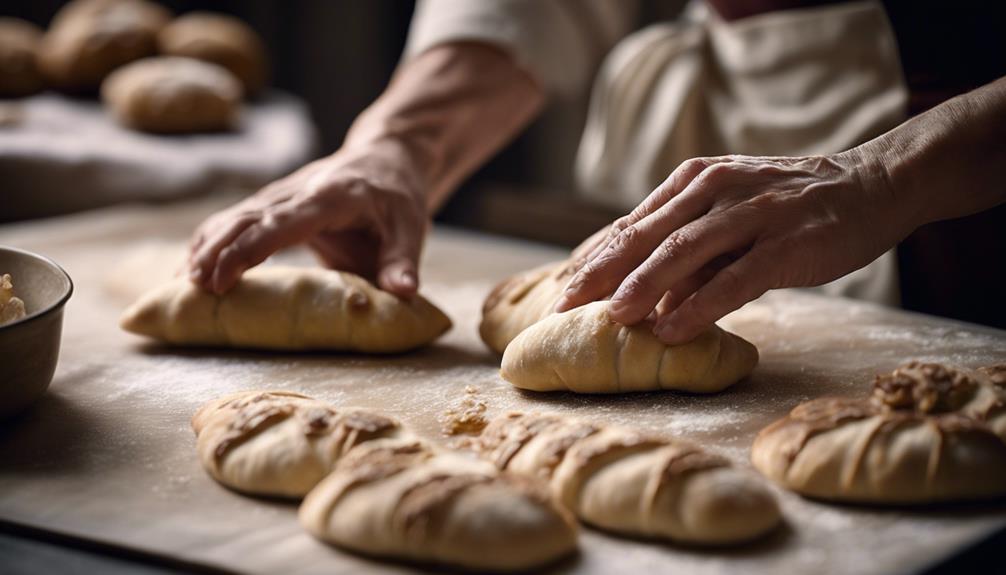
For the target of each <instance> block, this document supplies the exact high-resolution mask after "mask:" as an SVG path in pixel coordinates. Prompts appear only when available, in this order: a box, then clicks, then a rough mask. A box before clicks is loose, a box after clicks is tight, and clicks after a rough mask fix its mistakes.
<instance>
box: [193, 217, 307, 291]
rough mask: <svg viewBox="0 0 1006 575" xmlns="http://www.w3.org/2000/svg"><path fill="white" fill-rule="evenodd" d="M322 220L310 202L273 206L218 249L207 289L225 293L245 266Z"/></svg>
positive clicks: (298, 239) (297, 240)
mask: <svg viewBox="0 0 1006 575" xmlns="http://www.w3.org/2000/svg"><path fill="white" fill-rule="evenodd" d="M323 223H324V221H323V220H322V218H321V217H320V214H319V212H318V211H317V210H316V209H315V208H314V206H312V205H311V204H307V203H301V204H297V205H293V204H289V203H288V204H280V205H277V206H275V207H273V208H272V209H270V210H269V211H267V212H266V213H265V214H263V216H262V218H261V219H259V220H257V221H255V222H254V223H252V224H251V225H249V226H247V227H246V228H245V229H244V231H242V232H241V233H240V234H238V236H237V237H236V238H234V240H233V241H232V242H231V243H230V244H228V245H227V246H225V247H224V248H222V249H221V250H220V254H219V256H218V257H217V259H216V266H215V267H214V268H213V270H212V273H211V276H210V285H209V287H210V289H211V290H212V291H213V292H214V293H218V294H222V293H225V292H226V291H227V290H229V289H231V288H232V287H234V284H236V283H237V281H238V279H240V277H241V274H243V273H244V271H245V270H247V269H248V268H250V267H252V266H255V265H258V264H260V263H262V262H263V261H265V259H266V258H268V257H269V256H271V255H272V254H274V253H276V252H277V251H279V250H281V249H283V248H285V247H289V246H292V245H294V244H297V243H300V242H302V241H304V240H305V239H307V238H308V237H310V236H312V235H314V234H315V233H317V232H318V231H320V230H319V228H320V227H321V226H322V225H323Z"/></svg>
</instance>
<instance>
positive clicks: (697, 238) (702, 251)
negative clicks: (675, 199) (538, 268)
mask: <svg viewBox="0 0 1006 575" xmlns="http://www.w3.org/2000/svg"><path fill="white" fill-rule="evenodd" d="M755 225H756V224H755V223H753V222H752V221H751V220H744V221H741V222H739V223H738V221H737V218H736V217H733V216H731V215H729V214H726V215H720V216H706V217H703V218H700V219H698V220H696V221H694V222H692V223H690V224H688V225H686V226H685V227H683V228H681V229H680V230H678V231H676V232H674V233H672V234H671V235H669V236H667V238H666V239H665V240H664V241H663V242H662V243H661V244H660V246H659V247H658V248H657V249H655V250H654V251H653V252H652V253H651V254H650V256H649V257H648V258H646V260H645V261H644V262H643V263H642V264H640V265H639V267H638V268H636V269H635V270H633V271H632V272H631V273H629V274H628V275H627V276H626V277H625V280H624V281H622V283H621V284H620V285H619V286H618V289H617V290H616V291H615V294H614V295H613V296H612V297H611V308H610V311H609V313H610V315H611V318H612V319H614V320H615V321H617V322H619V323H622V324H625V325H632V324H634V323H636V322H639V321H640V320H642V319H643V318H645V317H646V315H647V314H649V313H650V312H651V311H652V310H653V309H654V308H655V307H656V305H657V302H659V301H660V299H661V298H662V297H663V295H664V293H666V292H667V291H668V289H671V288H673V287H674V286H676V285H678V284H679V283H680V282H682V281H684V280H686V279H687V278H689V277H690V276H692V275H695V274H697V273H698V272H699V270H700V269H701V268H703V267H704V266H706V265H707V264H709V263H710V262H712V261H713V260H714V259H715V258H717V257H720V256H723V255H725V254H727V253H729V252H732V251H734V250H736V249H738V248H741V247H744V246H747V245H750V244H751V243H752V242H753V241H754V235H755V234H754V229H755Z"/></svg>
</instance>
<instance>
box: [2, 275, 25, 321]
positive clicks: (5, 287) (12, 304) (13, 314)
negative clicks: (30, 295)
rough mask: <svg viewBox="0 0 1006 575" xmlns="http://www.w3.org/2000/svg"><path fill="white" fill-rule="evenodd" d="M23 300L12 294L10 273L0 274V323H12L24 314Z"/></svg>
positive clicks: (12, 286)
mask: <svg viewBox="0 0 1006 575" xmlns="http://www.w3.org/2000/svg"><path fill="white" fill-rule="evenodd" d="M25 315H26V314H25V309H24V301H22V300H21V298H19V297H17V296H16V295H14V283H13V281H12V279H11V277H10V274H3V275H2V276H0V325H6V324H8V323H13V322H15V321H17V320H19V319H21V318H23V317H24V316H25Z"/></svg>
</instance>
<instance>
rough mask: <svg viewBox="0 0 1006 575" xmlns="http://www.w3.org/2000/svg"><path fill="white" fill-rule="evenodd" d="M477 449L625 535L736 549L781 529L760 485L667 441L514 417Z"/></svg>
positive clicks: (496, 426) (565, 421) (487, 433)
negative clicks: (536, 481)
mask: <svg viewBox="0 0 1006 575" xmlns="http://www.w3.org/2000/svg"><path fill="white" fill-rule="evenodd" d="M476 446H477V449H478V450H479V451H480V452H481V453H482V455H483V457H485V458H486V459H488V460H489V461H492V462H493V463H494V464H495V465H496V466H497V467H498V468H499V469H502V470H506V471H509V472H512V473H518V474H521V475H526V476H529V477H535V478H538V479H541V480H543V481H545V482H547V483H548V484H549V486H550V488H551V493H552V494H553V496H554V497H555V498H556V499H557V500H559V501H560V502H562V503H563V504H564V505H565V506H566V508H567V509H570V510H571V511H572V512H573V513H574V514H575V515H576V516H577V517H579V518H580V519H581V520H583V521H585V522H587V523H589V524H591V525H596V526H598V527H602V528H604V529H607V530H610V531H613V532H615V533H621V534H623V535H630V536H636V537H654V538H662V539H670V540H673V541H678V542H687V543H696V544H729V543H738V542H741V541H747V540H750V539H753V538H756V537H759V536H761V535H764V534H765V533H767V532H769V531H770V530H772V529H773V528H774V527H775V526H777V525H778V524H779V521H780V513H779V507H778V505H777V504H776V501H775V498H774V497H773V496H772V494H771V493H770V492H769V491H768V489H767V488H766V487H765V486H764V485H763V484H762V482H760V481H758V480H757V478H755V477H751V476H750V475H749V474H746V473H742V472H740V471H738V470H737V469H736V468H735V467H732V466H731V465H730V463H729V462H728V461H727V460H726V459H724V458H723V457H720V456H718V455H714V454H711V453H709V452H707V451H704V450H702V449H700V448H698V447H696V446H694V445H691V444H688V443H685V442H682V441H678V440H675V439H671V438H667V437H659V436H654V435H649V434H644V433H640V432H637V431H633V430H630V429H626V428H621V427H611V426H603V425H599V424H594V423H590V422H586V421H580V420H577V419H571V418H566V417H562V416H559V415H551V414H522V413H509V414H505V415H502V416H499V417H497V418H496V419H494V420H493V421H492V422H490V423H489V426H488V427H486V429H485V430H484V431H483V432H482V436H481V437H480V438H479V441H478V442H477V443H476Z"/></svg>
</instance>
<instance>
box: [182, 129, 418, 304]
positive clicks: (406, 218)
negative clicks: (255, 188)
mask: <svg viewBox="0 0 1006 575" xmlns="http://www.w3.org/2000/svg"><path fill="white" fill-rule="evenodd" d="M415 164H416V162H414V161H413V160H412V159H411V158H410V157H409V154H408V152H407V151H406V150H405V149H404V148H403V147H402V146H401V145H400V144H398V143H395V142H392V141H388V140H379V141H372V142H367V143H366V145H363V146H360V147H357V148H345V147H344V148H343V149H341V150H339V151H338V152H336V153H335V154H333V155H331V156H328V157H326V158H322V159H320V160H317V161H315V162H312V163H310V164H308V165H306V166H304V167H303V168H301V169H300V170H297V171H296V172H294V173H293V174H291V175H289V176H287V177H285V178H282V179H280V180H277V181H276V182H273V183H272V184H269V185H268V186H266V187H265V188H263V189H262V190H260V191H259V192H258V193H256V194H255V195H253V196H251V197H249V198H247V199H245V200H243V201H241V202H239V203H237V204H236V205H234V206H232V207H230V208H228V209H225V210H223V211H221V212H218V213H216V214H214V215H212V216H210V217H209V218H208V219H206V221H204V222H203V223H202V224H201V225H200V226H199V227H198V228H197V229H196V231H195V233H194V234H193V236H192V242H191V246H190V252H189V277H190V278H191V279H192V281H193V282H194V283H196V284H197V285H199V286H201V287H203V288H204V289H207V290H209V291H212V292H214V293H218V294H221V293H224V292H226V291H227V290H229V289H230V288H231V287H233V286H234V284H235V283H237V281H238V279H239V278H240V277H241V274H242V273H244V271H245V270H247V269H248V268H250V267H253V266H255V265H257V264H259V263H260V262H262V261H263V260H265V259H266V258H267V257H269V256H270V255H272V254H273V253H275V252H276V251H278V250H280V249H282V248H285V247H288V246H292V245H294V244H299V243H306V244H307V245H308V246H309V247H310V248H311V249H312V250H313V251H314V252H315V253H316V254H317V256H318V257H319V259H320V260H321V262H322V263H323V264H324V265H325V266H327V267H329V268H332V269H338V270H343V271H349V272H352V273H356V274H359V275H362V276H364V277H366V278H368V279H370V280H372V281H376V282H377V285H378V287H380V288H381V289H383V290H386V291H389V292H392V293H394V294H396V295H399V296H411V295H412V294H414V293H415V292H416V290H417V289H418V286H419V279H418V277H419V276H418V261H419V255H420V252H421V250H422V244H423V238H424V236H425V233H426V227H427V225H428V223H429V216H428V215H427V209H426V203H425V198H424V195H423V193H422V191H421V190H423V189H424V182H423V178H422V176H421V175H420V173H419V170H418V169H416V168H415Z"/></svg>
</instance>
